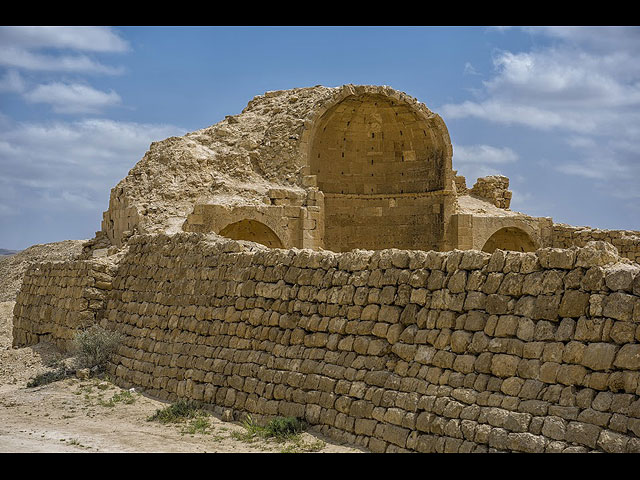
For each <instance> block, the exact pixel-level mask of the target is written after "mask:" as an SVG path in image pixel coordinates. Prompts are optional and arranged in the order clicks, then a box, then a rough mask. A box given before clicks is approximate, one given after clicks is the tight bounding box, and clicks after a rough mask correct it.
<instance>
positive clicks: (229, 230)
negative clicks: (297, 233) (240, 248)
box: [218, 219, 284, 248]
mask: <svg viewBox="0 0 640 480" xmlns="http://www.w3.org/2000/svg"><path fill="white" fill-rule="evenodd" d="M218 234H219V235H222V236H223V237H228V238H231V239H233V240H248V241H251V242H256V243H260V244H262V245H265V246H267V247H269V248H284V247H283V243H282V240H280V238H279V237H278V235H276V233H275V232H274V231H273V230H272V229H271V228H269V227H268V226H266V225H265V224H264V223H262V222H258V221H257V220H249V219H244V220H240V221H237V222H233V223H229V224H228V225H227V226H226V227H224V228H223V229H221V230H220V232H219V233H218Z"/></svg>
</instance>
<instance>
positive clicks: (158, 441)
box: [0, 297, 362, 453]
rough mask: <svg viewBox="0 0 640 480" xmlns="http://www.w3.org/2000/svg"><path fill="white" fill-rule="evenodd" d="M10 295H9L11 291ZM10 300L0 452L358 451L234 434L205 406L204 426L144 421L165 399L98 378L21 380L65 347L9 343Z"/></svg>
mask: <svg viewBox="0 0 640 480" xmlns="http://www.w3.org/2000/svg"><path fill="white" fill-rule="evenodd" d="M14 298H15V297H14ZM14 304H15V302H14V301H13V300H12V301H2V302H0V453H37V452H47V453H62V452H74V453H79V452H94V453H95V452H109V453H116V452H120V453H134V452H135V453H197V452H208V453H252V452H255V453H278V452H291V453H296V452H317V453H358V452H361V451H362V450H361V449H359V448H354V447H351V446H347V445H340V444H338V443H336V442H333V441H332V440H331V439H328V438H325V437H323V436H321V435H319V434H317V433H314V432H312V431H308V432H304V433H303V434H302V435H301V436H300V437H299V439H298V440H297V441H295V442H287V443H280V442H276V441H274V440H264V439H259V440H253V441H250V440H247V439H243V438H236V436H237V435H239V434H242V433H246V429H245V428H244V427H243V426H242V425H241V424H239V423H236V422H225V421H223V420H222V419H221V418H218V417H217V416H214V415H212V414H210V415H208V416H206V417H205V420H204V422H205V423H204V426H205V427H206V428H205V429H204V430H200V431H198V432H196V433H193V432H192V431H190V426H192V424H190V423H189V422H183V423H171V424H162V423H159V422H154V421H149V420H148V419H149V417H150V416H152V415H153V414H154V413H155V412H156V411H158V410H159V409H163V408H165V407H167V406H168V405H169V404H168V403H165V402H161V401H158V400H155V399H152V398H148V397H146V396H145V395H144V394H143V393H141V392H136V391H129V390H123V389H121V388H119V387H117V386H116V385H114V384H113V383H111V382H109V381H108V379H105V378H95V377H94V378H88V379H84V380H80V379H78V378H75V377H70V378H66V379H65V380H60V381H57V382H53V383H49V384H46V385H41V386H37V387H27V383H28V382H29V381H30V380H31V379H33V378H34V377H36V375H38V374H40V373H43V372H45V371H48V370H51V369H52V366H53V365H54V364H55V362H59V361H61V360H64V355H63V354H62V353H60V352H58V351H57V350H56V349H55V348H54V347H53V346H52V345H49V344H45V343H41V344H38V345H34V346H32V347H26V348H13V347H12V346H11V342H12V321H13V306H14Z"/></svg>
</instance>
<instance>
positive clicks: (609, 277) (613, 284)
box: [604, 263, 640, 292]
mask: <svg viewBox="0 0 640 480" xmlns="http://www.w3.org/2000/svg"><path fill="white" fill-rule="evenodd" d="M604 274H605V284H606V285H607V287H608V288H609V289H610V290H613V291H614V292H615V291H624V292H632V291H633V282H634V280H635V278H636V277H637V276H638V275H639V274H640V266H638V265H630V264H626V263H617V264H614V265H611V266H609V267H607V268H606V269H605V270H604Z"/></svg>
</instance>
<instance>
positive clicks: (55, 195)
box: [0, 27, 640, 249]
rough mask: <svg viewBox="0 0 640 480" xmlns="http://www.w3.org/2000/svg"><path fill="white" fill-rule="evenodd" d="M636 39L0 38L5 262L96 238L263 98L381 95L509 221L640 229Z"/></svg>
mask: <svg viewBox="0 0 640 480" xmlns="http://www.w3.org/2000/svg"><path fill="white" fill-rule="evenodd" d="M639 52H640V28H638V27H629V28H625V27H610V28H605V27H589V28H587V27H535V28H520V27H162V28H161V27H46V28H45V27H0V248H9V249H22V248H26V247H28V246H30V245H33V244H36V243H48V242H55V241H60V240H66V239H83V238H92V237H93V235H94V233H95V232H96V231H97V230H99V229H100V221H101V218H102V212H103V211H104V210H106V209H107V208H108V201H109V191H110V189H111V188H112V187H113V186H115V185H116V184H117V182H118V181H120V180H121V179H122V178H123V177H124V176H126V174H127V172H128V171H129V169H130V168H131V167H133V165H135V164H136V163H137V162H138V161H139V160H140V159H141V158H142V156H143V155H144V153H145V152H146V150H147V149H148V147H149V144H150V143H151V142H153V141H157V140H162V139H164V138H166V137H169V136H172V135H183V134H185V133H187V132H190V131H193V130H197V129H200V128H204V127H207V126H209V125H213V124H215V123H217V122H219V121H220V120H222V119H223V118H224V117H225V115H234V114H237V113H240V112H241V111H242V109H243V108H244V107H245V106H246V105H247V103H248V102H249V100H251V99H252V98H253V97H254V96H256V95H260V94H263V93H264V92H266V91H269V90H282V89H288V88H296V87H308V86H314V85H325V86H329V87H334V86H339V85H342V84H346V83H353V84H369V85H389V86H391V87H393V88H395V89H396V90H400V91H403V92H406V93H407V94H409V95H411V96H413V97H415V98H417V99H418V100H419V101H421V102H423V103H425V104H426V105H427V107H429V108H430V109H431V110H432V111H434V112H436V113H438V114H440V115H441V116H442V117H443V119H444V121H445V123H446V124H447V127H448V128H449V133H450V135H451V140H452V144H453V147H454V156H453V164H454V169H457V170H458V171H459V173H460V174H462V175H465V176H466V177H467V185H468V186H469V187H471V186H472V185H473V183H474V182H475V180H476V178H477V177H479V176H483V175H488V174H503V175H506V176H508V177H509V178H510V180H511V190H513V192H514V194H513V201H512V205H511V206H512V209H513V210H518V211H522V212H524V213H527V214H530V215H534V216H549V217H552V218H553V219H554V221H556V222H562V223H569V224H572V225H591V226H594V227H599V228H610V229H618V228H621V229H632V230H640V187H639V181H640V131H639V130H640V110H639V109H638V106H639V105H640V53H639Z"/></svg>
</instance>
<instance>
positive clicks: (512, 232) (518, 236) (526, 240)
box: [482, 227, 538, 253]
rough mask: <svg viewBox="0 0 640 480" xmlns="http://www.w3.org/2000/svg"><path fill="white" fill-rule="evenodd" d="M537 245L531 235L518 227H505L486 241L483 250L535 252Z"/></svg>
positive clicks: (491, 251)
mask: <svg viewBox="0 0 640 480" xmlns="http://www.w3.org/2000/svg"><path fill="white" fill-rule="evenodd" d="M537 248H538V247H537V245H536V243H535V242H534V240H533V239H532V238H531V236H530V235H529V234H528V233H527V232H525V231H524V230H522V229H521V228H518V227H503V228H501V229H499V230H497V231H496V232H494V233H493V234H492V235H491V236H490V237H489V238H488V239H487V241H486V242H485V243H484V246H483V247H482V251H483V252H488V253H493V252H494V251H495V250H496V249H500V250H513V251H516V252H533V251H535V250H536V249H537Z"/></svg>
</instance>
